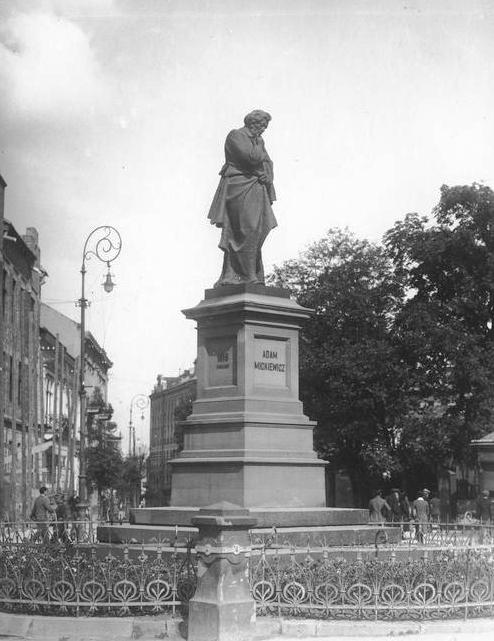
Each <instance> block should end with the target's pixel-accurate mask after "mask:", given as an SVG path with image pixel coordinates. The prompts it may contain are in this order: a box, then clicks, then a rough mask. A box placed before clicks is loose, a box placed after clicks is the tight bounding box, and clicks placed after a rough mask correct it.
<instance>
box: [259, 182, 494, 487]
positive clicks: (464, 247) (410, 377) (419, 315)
mask: <svg viewBox="0 0 494 641" xmlns="http://www.w3.org/2000/svg"><path fill="white" fill-rule="evenodd" d="M270 282H271V283H272V284H275V285H277V286H282V287H287V288H289V289H290V290H291V291H292V292H293V293H294V294H295V296H296V297H297V300H298V301H299V303H301V304H302V305H304V306H307V307H310V308H313V309H314V310H315V315H314V317H313V318H312V319H311V320H310V321H309V322H308V324H307V326H306V327H305V328H304V329H303V331H302V334H301V346H300V390H301V398H302V400H303V402H304V407H305V411H306V413H308V414H309V416H310V417H311V418H313V419H316V420H317V422H318V426H317V429H316V432H315V440H316V447H317V450H318V452H319V453H320V455H321V456H322V457H324V458H326V459H328V460H330V461H331V462H332V463H333V465H334V466H335V467H344V468H346V469H347V470H348V471H349V472H350V474H351V477H352V480H353V485H354V490H356V492H357V494H360V496H361V497H364V496H365V493H366V490H368V489H369V488H370V486H371V484H373V483H378V482H379V481H380V479H381V480H382V477H383V475H384V474H387V473H390V474H391V475H392V478H393V477H395V478H396V480H397V482H399V481H401V480H402V479H403V478H405V477H406V478H407V479H408V480H410V478H411V477H414V479H415V481H413V480H412V485H414V482H415V485H414V489H416V487H417V484H422V483H424V482H432V481H430V479H433V477H434V476H435V474H436V472H437V470H438V466H444V467H450V466H452V465H454V464H463V463H468V462H469V458H470V452H471V448H470V447H469V444H470V441H471V439H472V438H478V437H479V436H481V435H483V434H485V433H486V431H487V430H488V429H489V425H491V424H492V416H493V410H494V407H493V399H494V358H493V357H494V341H493V314H494V291H493V289H494V194H493V192H492V190H491V189H490V188H488V187H485V186H483V185H478V184H474V185H471V186H456V187H448V186H443V187H442V188H441V197H440V201H439V203H438V205H437V206H436V207H435V208H434V210H433V212H432V220H431V221H430V222H429V221H428V219H427V218H425V217H421V216H419V215H417V214H408V215H407V216H406V217H405V218H404V219H403V220H401V221H399V222H397V223H396V224H395V225H394V226H393V228H392V229H390V230H389V231H388V232H387V233H386V235H385V237H384V242H383V243H382V244H377V243H370V242H368V241H365V240H359V239H357V238H356V237H355V236H354V235H352V234H351V233H350V232H348V231H341V230H330V231H329V232H328V234H327V236H326V237H325V238H323V239H322V240H320V241H319V242H316V243H314V244H313V245H311V246H310V247H309V248H308V249H307V251H305V252H304V253H303V254H302V255H301V256H300V257H299V259H297V260H290V261H287V262H285V263H284V264H283V265H281V266H279V267H275V268H274V271H273V274H272V275H271V277H270Z"/></svg>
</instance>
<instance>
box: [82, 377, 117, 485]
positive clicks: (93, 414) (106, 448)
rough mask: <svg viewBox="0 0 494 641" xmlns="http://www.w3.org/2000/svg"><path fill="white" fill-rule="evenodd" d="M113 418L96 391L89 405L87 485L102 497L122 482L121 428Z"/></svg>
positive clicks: (107, 406) (97, 389)
mask: <svg viewBox="0 0 494 641" xmlns="http://www.w3.org/2000/svg"><path fill="white" fill-rule="evenodd" d="M112 414H113V409H112V407H111V405H110V404H107V403H106V402H105V401H104V399H103V396H102V394H101V391H100V389H99V388H98V387H96V388H95V389H94V391H93V394H92V396H91V398H90V399H89V402H88V412H87V430H88V441H89V446H88V449H87V451H86V457H87V481H88V483H92V484H94V485H95V486H96V488H97V490H98V493H99V494H100V495H101V494H102V492H103V491H104V490H107V489H109V488H113V489H115V488H117V487H119V484H120V482H121V475H122V464H123V459H122V454H121V452H120V447H119V439H118V437H117V436H116V430H117V425H116V423H114V422H112V421H111V420H110V419H111V417H112Z"/></svg>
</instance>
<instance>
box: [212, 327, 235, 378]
mask: <svg viewBox="0 0 494 641" xmlns="http://www.w3.org/2000/svg"><path fill="white" fill-rule="evenodd" d="M206 350H207V359H208V365H207V385H206V386H207V387H225V386H228V385H236V384H237V350H236V337H235V336H225V337H224V338H210V339H208V341H207V343H206Z"/></svg>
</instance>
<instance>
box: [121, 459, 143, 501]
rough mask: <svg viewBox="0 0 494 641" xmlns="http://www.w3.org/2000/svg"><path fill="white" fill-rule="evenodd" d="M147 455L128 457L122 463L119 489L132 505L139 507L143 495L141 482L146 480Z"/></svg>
mask: <svg viewBox="0 0 494 641" xmlns="http://www.w3.org/2000/svg"><path fill="white" fill-rule="evenodd" d="M144 460H145V455H144V454H139V455H136V456H128V457H126V458H125V459H123V461H122V468H121V478H120V483H119V489H120V492H121V494H122V496H124V497H125V498H127V499H128V501H129V503H130V505H133V506H134V507H137V506H138V505H139V498H140V495H141V482H142V479H143V478H144V469H145V463H144Z"/></svg>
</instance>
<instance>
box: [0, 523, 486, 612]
mask: <svg viewBox="0 0 494 641" xmlns="http://www.w3.org/2000/svg"><path fill="white" fill-rule="evenodd" d="M97 527H98V524H97V523H94V522H93V523H91V522H88V521H84V522H75V521H74V522H64V523H60V522H56V523H53V524H50V525H48V527H47V528H46V529H45V528H40V527H38V526H34V525H33V524H31V523H19V522H17V523H15V524H14V523H0V609H1V610H3V611H10V612H31V613H38V614H55V615H60V616H109V615H112V616H114V615H120V616H125V615H130V614H131V615H139V614H151V613H159V612H170V613H173V614H175V613H176V612H177V611H182V610H183V609H184V608H186V606H187V603H188V601H189V599H190V598H191V597H192V596H193V594H194V592H195V589H196V584H197V568H196V552H195V549H194V541H193V539H192V538H191V537H192V536H193V535H192V534H190V533H185V532H182V531H181V529H180V528H175V537H174V539H173V535H170V532H169V531H168V536H169V537H170V536H171V538H170V539H162V540H150V541H149V542H148V543H146V544H143V543H141V544H137V543H128V544H122V545H118V544H117V545H116V544H112V543H111V542H110V543H101V542H98V540H97ZM398 527H399V528H400V530H399V532H400V536H399V537H395V540H396V539H398V540H399V542H398V543H393V544H390V543H389V542H388V541H387V537H386V530H385V529H382V530H379V531H378V532H377V534H376V537H375V541H374V544H373V545H353V546H340V547H336V546H334V545H331V544H330V542H329V540H330V539H328V540H326V538H325V537H326V536H327V532H329V531H330V528H328V529H327V531H326V529H325V528H312V529H308V530H302V529H301V528H296V532H294V531H291V532H290V530H288V529H284V530H280V531H277V530H276V529H274V528H273V529H272V530H271V531H261V530H252V531H251V546H250V551H249V552H248V553H247V554H248V564H249V575H250V587H251V593H252V595H253V597H254V599H255V601H256V606H257V611H258V613H259V614H260V615H263V614H275V615H278V616H281V615H287V616H299V617H316V618H334V619H340V618H344V619H371V618H372V619H429V618H441V617H444V618H446V617H460V616H461V617H464V618H466V617H474V616H489V615H493V614H494V544H493V534H494V528H493V527H491V526H487V525H486V524H476V523H470V524H427V526H426V527H423V528H422V529H421V533H422V534H423V536H422V537H417V531H416V530H415V528H414V527H410V524H401V525H399V526H398ZM40 531H41V534H43V536H41V534H40ZM304 537H306V538H305V539H304ZM294 541H296V543H294ZM301 541H304V543H301Z"/></svg>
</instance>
